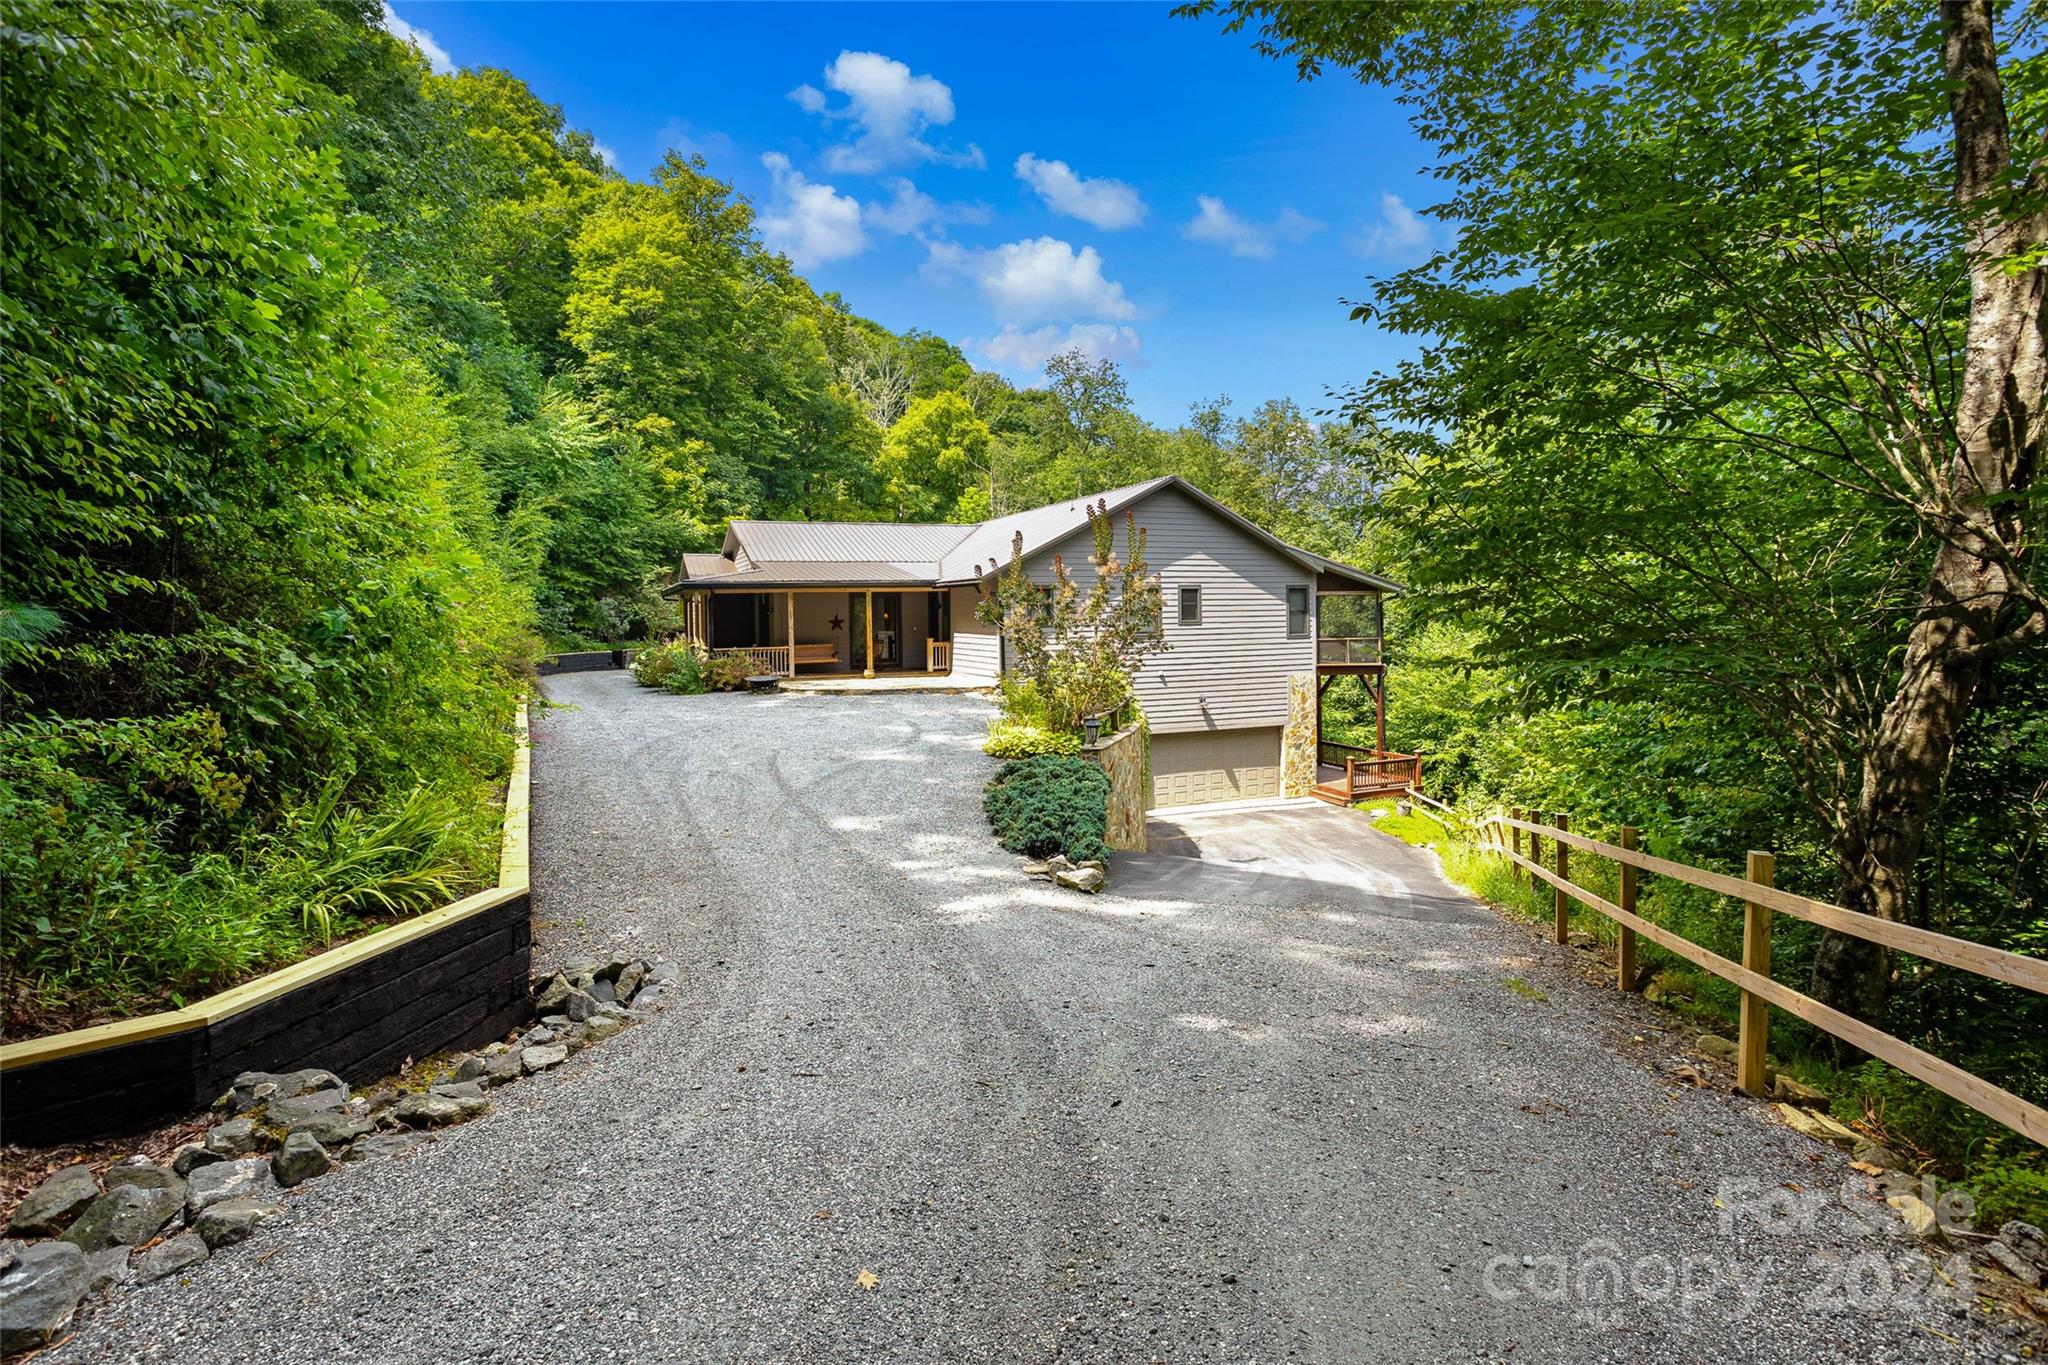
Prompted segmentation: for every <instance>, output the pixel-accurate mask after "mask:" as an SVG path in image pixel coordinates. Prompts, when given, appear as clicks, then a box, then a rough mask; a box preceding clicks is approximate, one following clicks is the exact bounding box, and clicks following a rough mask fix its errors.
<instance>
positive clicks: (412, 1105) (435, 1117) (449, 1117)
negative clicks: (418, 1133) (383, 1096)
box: [391, 1091, 491, 1128]
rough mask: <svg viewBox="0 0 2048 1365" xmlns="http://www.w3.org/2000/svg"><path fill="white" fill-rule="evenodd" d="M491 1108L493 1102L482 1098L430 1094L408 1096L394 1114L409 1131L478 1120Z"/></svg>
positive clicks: (399, 1104) (399, 1103)
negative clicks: (459, 1097) (457, 1097)
mask: <svg viewBox="0 0 2048 1365" xmlns="http://www.w3.org/2000/svg"><path fill="white" fill-rule="evenodd" d="M490 1109H491V1102H490V1101H489V1100H486V1099H484V1098H483V1097H482V1096H481V1095H479V1096H478V1097H477V1098H475V1099H456V1098H453V1097H451V1096H448V1095H436V1094H434V1093H433V1092H431V1091H429V1092H427V1093H425V1094H414V1095H407V1096H406V1097H405V1098H404V1099H402V1100H400V1101H399V1102H398V1104H397V1106H396V1107H395V1108H394V1109H393V1110H392V1111H391V1112H392V1114H393V1115H394V1116H395V1117H396V1118H397V1119H398V1121H399V1122H400V1123H403V1124H405V1125H406V1126H407V1127H409V1128H440V1127H444V1126H446V1125H448V1124H451V1123H463V1122H466V1121H468V1120H470V1119H473V1118H477V1117H479V1116H481V1115H483V1114H487V1113H489V1112H490Z"/></svg>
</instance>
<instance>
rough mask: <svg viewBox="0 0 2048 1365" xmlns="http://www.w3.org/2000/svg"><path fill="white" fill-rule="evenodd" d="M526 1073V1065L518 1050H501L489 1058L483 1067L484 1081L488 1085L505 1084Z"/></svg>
mask: <svg viewBox="0 0 2048 1365" xmlns="http://www.w3.org/2000/svg"><path fill="white" fill-rule="evenodd" d="M525 1074H526V1065H525V1062H524V1061H523V1060H522V1058H521V1054H520V1053H518V1052H501V1053H499V1054H498V1055H497V1056H495V1057H493V1058H491V1060H490V1062H489V1063H488V1064H487V1065H486V1066H485V1068H484V1081H485V1083H486V1084H489V1085H494V1086H496V1085H505V1084H507V1083H508V1082H511V1081H516V1080H518V1079H519V1078H520V1077H521V1076H523V1075H525Z"/></svg>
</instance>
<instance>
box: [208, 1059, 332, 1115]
mask: <svg viewBox="0 0 2048 1365" xmlns="http://www.w3.org/2000/svg"><path fill="white" fill-rule="evenodd" d="M321 1090H339V1091H340V1092H341V1093H342V1097H343V1098H344V1099H345V1098H347V1096H348V1087H347V1086H346V1085H344V1084H343V1083H342V1079H341V1077H339V1076H337V1075H335V1074H334V1073H333V1072H332V1071H322V1070H320V1069H319V1068H318V1067H307V1068H305V1069H304V1070H302V1071H288V1072H284V1073H282V1074H279V1073H276V1072H270V1071H244V1072H243V1073H242V1074H241V1075H239V1076H237V1077H235V1079H234V1080H233V1081H231V1082H230V1083H229V1085H228V1089H227V1093H226V1094H224V1095H222V1096H221V1097H220V1098H219V1099H217V1100H215V1101H214V1102H213V1107H214V1108H216V1109H219V1110H221V1111H223V1112H225V1113H227V1114H228V1115H230V1116H232V1115H235V1114H246V1113H248V1112H249V1111H250V1110H251V1109H254V1108H256V1107H257V1106H258V1105H261V1104H269V1103H272V1102H273V1101H276V1100H289V1099H296V1098H298V1097H299V1096H301V1095H310V1094H313V1093H314V1092H316V1091H321Z"/></svg>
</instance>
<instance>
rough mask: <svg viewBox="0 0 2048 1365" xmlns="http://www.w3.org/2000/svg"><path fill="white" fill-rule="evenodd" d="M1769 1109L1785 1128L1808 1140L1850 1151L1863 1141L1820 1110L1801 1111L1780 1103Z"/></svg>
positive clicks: (1851, 1130)
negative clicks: (1811, 1139)
mask: <svg viewBox="0 0 2048 1365" xmlns="http://www.w3.org/2000/svg"><path fill="white" fill-rule="evenodd" d="M1771 1108H1772V1109H1773V1110H1775V1111H1776V1113H1777V1115H1778V1117H1779V1118H1781V1119H1783V1120H1784V1121H1785V1126H1786V1127H1788V1128H1790V1129H1792V1130H1793V1131H1795V1132H1800V1133H1804V1134H1806V1136H1808V1137H1810V1138H1817V1139H1819V1140H1820V1141H1822V1142H1832V1143H1834V1144H1835V1145H1836V1146H1837V1147H1848V1148H1851V1149H1853V1148H1854V1147H1855V1146H1856V1144H1857V1143H1859V1142H1861V1141H1863V1137H1862V1135H1861V1134H1859V1133H1857V1132H1856V1131H1855V1130H1854V1129H1852V1128H1848V1127H1845V1126H1844V1125H1842V1124H1841V1123H1839V1122H1837V1121H1836V1120H1835V1119H1834V1117H1833V1116H1832V1115H1829V1114H1827V1113H1825V1112H1823V1111H1822V1110H1819V1109H1801V1108H1800V1107H1799V1106H1798V1105H1796V1104H1782V1103H1781V1104H1774V1105H1772V1106H1771Z"/></svg>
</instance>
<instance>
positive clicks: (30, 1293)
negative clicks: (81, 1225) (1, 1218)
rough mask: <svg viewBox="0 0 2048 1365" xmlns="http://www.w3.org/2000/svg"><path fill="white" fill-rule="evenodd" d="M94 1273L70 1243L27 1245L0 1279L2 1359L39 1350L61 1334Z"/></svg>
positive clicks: (83, 1257)
mask: <svg viewBox="0 0 2048 1365" xmlns="http://www.w3.org/2000/svg"><path fill="white" fill-rule="evenodd" d="M91 1275H92V1272H91V1269H90V1267H89V1265H88V1263H87V1261H86V1256H85V1253H84V1252H82V1251H80V1250H79V1249H78V1248H77V1247H75V1246H73V1245H72V1244H71V1243H69V1242H37V1243H36V1244H35V1245H34V1246H27V1247H23V1248H22V1249H21V1251H20V1253H19V1254H18V1255H17V1256H16V1257H15V1261H14V1264H13V1265H12V1266H10V1267H8V1270H7V1273H6V1274H5V1275H0V1355H11V1354H12V1353H14V1352H15V1351H26V1350H28V1349H30V1348H31V1347H35V1346H41V1345H42V1344H43V1343H44V1342H46V1341H48V1340H49V1339H50V1338H51V1337H53V1336H55V1335H56V1334H57V1333H59V1332H61V1331H63V1330H64V1328H65V1326H66V1325H67V1324H68V1323H69V1322H70V1321H71V1315H72V1314H73V1313H75V1312H77V1311H78V1301H79V1300H80V1299H82V1298H84V1297H85V1290H86V1286H87V1285H88V1284H89V1283H90V1281H91Z"/></svg>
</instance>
